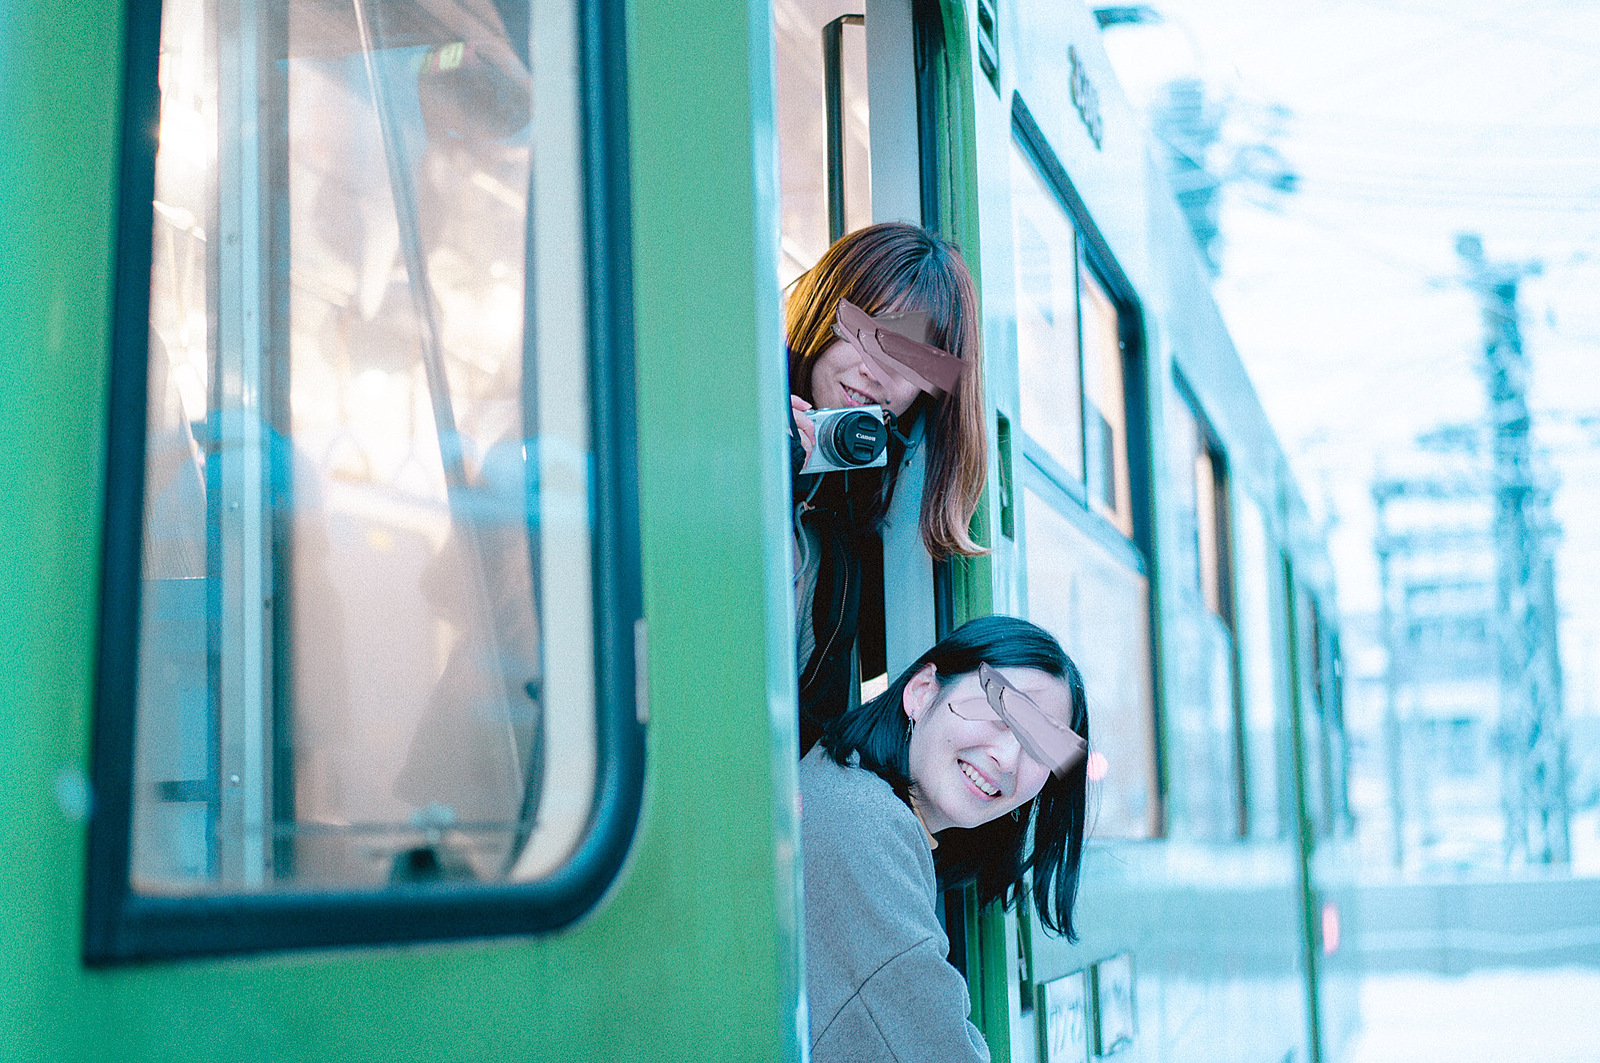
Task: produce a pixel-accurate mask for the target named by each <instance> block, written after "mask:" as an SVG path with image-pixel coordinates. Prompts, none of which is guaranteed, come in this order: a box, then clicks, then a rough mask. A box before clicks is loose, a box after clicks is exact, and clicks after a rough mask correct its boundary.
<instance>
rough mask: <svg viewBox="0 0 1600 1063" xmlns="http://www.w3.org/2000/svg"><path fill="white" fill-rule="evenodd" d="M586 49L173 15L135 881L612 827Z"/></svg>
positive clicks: (492, 13)
mask: <svg viewBox="0 0 1600 1063" xmlns="http://www.w3.org/2000/svg"><path fill="white" fill-rule="evenodd" d="M575 40H576V30H575V26H574V23H573V13H572V11H571V10H570V9H569V8H568V7H567V6H565V5H558V4H544V3H540V4H536V5H534V6H532V7H518V6H516V5H513V4H509V3H507V4H490V3H487V2H474V0H461V2H459V3H437V4H432V3H430V4H413V3H408V2H383V3H374V2H371V0H352V2H350V3H343V4H309V3H294V4H286V3H281V2H265V3H254V2H248V0H246V2H238V0H232V2H230V0H220V2H207V0H175V2H171V3H168V4H167V5H166V7H165V12H164V19H163V27H162V59H161V75H160V76H161V92H162V124H161V139H160V148H159V153H158V156H157V170H156V199H157V202H156V212H155V232H154V238H155V252H154V270H153V276H152V286H151V343H150V373H149V382H150V383H149V386H150V390H149V442H148V447H147V487H146V507H145V551H144V555H145V556H144V590H143V615H142V621H141V650H140V676H139V684H140V685H139V716H138V727H137V733H138V745H137V751H136V752H137V756H136V769H135V772H136V781H135V786H136V790H135V830H134V860H133V875H134V879H135V883H136V886H137V887H138V888H140V889H144V890H148V891H157V892H168V891H174V890H177V891H186V890H193V889H207V888H226V889H261V888H270V887H274V886H281V885H288V884H291V883H292V884H295V885H315V884H353V885H360V884H382V883H384V882H393V881H413V880H425V879H433V878H475V879H492V878H499V877H504V876H513V877H528V876H536V875H541V874H545V873H548V872H549V871H550V870H552V869H553V868H554V867H557V866H559V865H560V863H561V862H562V861H563V860H564V859H565V858H566V856H567V855H568V854H569V853H570V852H571V851H572V850H573V849H574V847H575V846H576V844H577V843H578V842H579V841H580V840H581V837H582V834H583V832H584V830H585V829H586V823H587V819H588V815H589V808H590V805H591V803H592V800H593V796H594V795H593V787H594V777H595V760H594V758H595V753H594V726H595V722H594V692H593V671H594V665H593V646H592V635H591V631H592V607H591V605H590V602H591V587H590V577H589V572H590V560H591V559H590V548H589V536H590V527H589V526H590V517H589V510H590V502H589V497H590V495H589V492H590V484H589V475H590V474H589V467H590V457H589V449H590V446H589V435H588V412H587V411H588V393H587V367H586V355H585V338H584V333H583V317H582V314H583V305H584V303H583V299H584V295H583V260H582V257H581V249H582V247H583V243H584V241H583V239H582V236H581V226H582V224H583V219H582V212H581V188H580V185H579V180H580V170H579V157H580V153H579V151H578V127H577V120H576V114H577V84H576V55H575V48H574V42H575ZM535 41H537V44H538V47H537V48H536V49H535V48H534V47H533V46H532V45H533V42H535ZM535 55H537V64H535V63H534V62H533V57H534V56H535ZM535 129H537V130H538V131H539V134H538V136H537V138H536V137H535V136H534V132H533V131H534V130H535ZM530 321H531V322H534V323H536V326H533V325H530V326H529V327H528V328H525V322H530ZM552 610H553V612H552Z"/></svg>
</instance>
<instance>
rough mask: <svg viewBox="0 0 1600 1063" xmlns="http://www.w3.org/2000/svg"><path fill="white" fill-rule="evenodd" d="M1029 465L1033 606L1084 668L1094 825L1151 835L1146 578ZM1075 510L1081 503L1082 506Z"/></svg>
mask: <svg viewBox="0 0 1600 1063" xmlns="http://www.w3.org/2000/svg"><path fill="white" fill-rule="evenodd" d="M1029 471H1030V473H1033V477H1034V479H1035V484H1034V485H1033V487H1030V488H1029V489H1028V490H1027V491H1025V492H1024V494H1025V498H1024V510H1023V514H1024V517H1023V524H1024V535H1025V540H1026V546H1025V552H1026V559H1027V566H1028V616H1029V618H1030V619H1032V620H1033V621H1034V623H1036V624H1039V625H1040V626H1041V627H1043V628H1045V629H1046V630H1048V631H1049V632H1051V633H1052V634H1053V635H1055V636H1056V637H1057V638H1058V639H1060V640H1061V644H1062V646H1064V647H1065V648H1066V650H1067V652H1068V653H1070V654H1071V655H1072V659H1073V661H1075V662H1076V663H1077V665H1078V667H1079V669H1081V670H1082V672H1083V684H1084V690H1085V692H1086V693H1087V695H1088V698H1089V706H1090V712H1091V713H1092V714H1093V716H1094V731H1093V734H1094V741H1093V744H1092V749H1091V752H1090V757H1089V777H1090V779H1092V780H1094V781H1095V783H1096V785H1097V786H1098V787H1099V788H1100V790H1099V798H1098V800H1099V810H1098V813H1097V815H1096V817H1095V820H1094V834H1095V836H1096V837H1100V838H1153V837H1155V836H1156V835H1157V834H1158V833H1159V832H1160V830H1161V823H1162V817H1161V806H1160V802H1159V797H1158V792H1157V783H1156V736H1155V702H1154V693H1153V689H1152V680H1151V671H1150V660H1151V657H1150V608H1149V601H1150V588H1149V582H1148V580H1147V579H1146V577H1145V575H1144V574H1143V572H1142V571H1141V570H1140V567H1139V566H1136V565H1130V564H1129V560H1130V559H1129V558H1128V557H1126V556H1124V555H1123V551H1122V550H1119V549H1118V546H1125V544H1116V545H1113V544H1112V543H1109V542H1107V541H1106V540H1105V539H1103V538H1100V537H1097V536H1095V535H1093V534H1091V533H1090V532H1089V531H1087V530H1086V529H1085V528H1083V527H1081V526H1080V525H1079V524H1078V523H1076V522H1074V521H1073V520H1072V519H1069V518H1068V517H1067V516H1066V515H1065V513H1070V512H1073V507H1072V506H1071V504H1070V503H1069V504H1068V505H1067V506H1066V507H1062V506H1057V505H1053V504H1052V503H1051V500H1050V499H1049V498H1048V497H1047V495H1048V494H1049V493H1050V492H1052V491H1054V490H1057V489H1056V488H1054V487H1053V486H1051V485H1049V484H1047V483H1039V482H1038V480H1039V479H1042V478H1040V477H1038V476H1037V473H1034V471H1033V470H1031V469H1030V470H1029ZM1077 512H1079V513H1080V514H1081V513H1082V510H1081V509H1078V510H1077Z"/></svg>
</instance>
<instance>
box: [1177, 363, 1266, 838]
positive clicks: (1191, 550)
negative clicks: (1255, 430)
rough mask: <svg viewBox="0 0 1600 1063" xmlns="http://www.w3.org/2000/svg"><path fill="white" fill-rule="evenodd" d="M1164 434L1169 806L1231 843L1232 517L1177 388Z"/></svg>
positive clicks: (1208, 448)
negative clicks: (1168, 523) (1172, 690)
mask: <svg viewBox="0 0 1600 1063" xmlns="http://www.w3.org/2000/svg"><path fill="white" fill-rule="evenodd" d="M1166 432H1167V439H1168V448H1169V457H1168V482H1169V484H1170V488H1171V499H1170V501H1171V519H1172V523H1173V547H1174V553H1175V556H1174V561H1175V562H1176V565H1175V567H1176V569H1177V579H1176V580H1175V581H1174V582H1175V590H1176V592H1177V593H1176V594H1175V596H1174V597H1173V600H1172V602H1171V603H1170V607H1169V609H1168V610H1167V613H1168V616H1169V617H1170V624H1171V627H1172V631H1173V634H1174V637H1173V639H1172V642H1171V645H1172V647H1173V655H1172V660H1173V668H1174V671H1175V673H1176V679H1177V681H1178V682H1177V687H1176V688H1177V690H1179V691H1180V692H1181V693H1180V694H1179V695H1178V696H1177V697H1175V698H1173V699H1171V703H1170V704H1169V705H1168V718H1169V721H1170V725H1169V728H1168V731H1169V736H1170V739H1171V745H1172V750H1171V753H1170V754H1169V758H1168V763H1169V764H1170V765H1171V766H1172V771H1173V776H1174V782H1173V786H1172V801H1173V803H1174V805H1175V806H1177V807H1181V808H1182V809H1183V811H1184V815H1183V816H1182V817H1181V822H1183V823H1184V824H1186V828H1187V829H1188V830H1190V831H1192V832H1193V833H1194V834H1195V835H1196V836H1198V837H1203V838H1227V837H1233V836H1236V835H1239V834H1242V833H1245V831H1246V830H1247V829H1248V827H1247V824H1246V823H1245V822H1244V815H1245V812H1244V808H1245V799H1246V794H1245V786H1246V783H1245V781H1244V765H1243V763H1241V757H1240V750H1241V747H1242V743H1241V742H1240V738H1239V732H1238V722H1237V720H1236V715H1237V713H1236V705H1237V701H1236V697H1235V684H1234V643H1233V604H1232V599H1233V591H1232V587H1231V579H1230V575H1231V573H1230V568H1229V566H1228V564H1227V557H1228V552H1229V538H1230V536H1229V530H1228V520H1227V514H1228V512H1229V508H1230V507H1229V505H1228V498H1227V490H1226V479H1225V475H1224V472H1223V469H1224V466H1223V462H1222V455H1221V452H1220V450H1219V449H1218V447H1217V445H1216V443H1215V442H1214V439H1213V437H1212V434H1211V431H1210V429H1209V427H1208V426H1206V425H1205V423H1204V422H1203V421H1202V420H1201V419H1200V417H1199V415H1198V414H1197V413H1196V412H1195V410H1194V409H1193V408H1192V407H1191V406H1190V405H1189V402H1188V401H1187V399H1186V398H1185V397H1184V396H1183V395H1182V394H1181V393H1180V392H1179V391H1178V390H1177V389H1176V388H1174V389H1173V390H1172V391H1170V392H1169V393H1168V399H1167V417H1166Z"/></svg>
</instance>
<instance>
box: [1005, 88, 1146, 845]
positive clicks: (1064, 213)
mask: <svg viewBox="0 0 1600 1063" xmlns="http://www.w3.org/2000/svg"><path fill="white" fill-rule="evenodd" d="M1012 120H1013V130H1014V132H1015V134H1016V139H1015V140H1014V141H1013V142H1012V154H1011V196H1012V212H1013V213H1012V223H1013V227H1014V229H1013V233H1014V247H1015V255H1016V260H1015V267H1016V316H1017V348H1018V351H1017V353H1018V377H1019V379H1018V384H1019V389H1020V409H1019V411H1018V413H1019V421H1020V424H1021V427H1022V437H1023V453H1024V456H1025V457H1026V459H1027V461H1026V463H1025V465H1024V469H1023V486H1024V488H1025V490H1024V496H1025V497H1024V508H1023V521H1022V530H1023V553H1024V558H1025V561H1026V566H1027V587H1028V591H1027V595H1028V615H1029V617H1030V618H1031V619H1032V620H1034V622H1036V623H1038V624H1040V625H1041V626H1043V627H1045V628H1046V629H1047V630H1049V631H1051V632H1052V633H1054V634H1055V635H1056V636H1057V637H1058V638H1059V639H1060V640H1061V643H1062V645H1063V646H1064V647H1066V649H1067V651H1068V652H1069V653H1071V654H1072V656H1073V659H1074V660H1075V661H1077V662H1078V665H1079V667H1080V668H1082V670H1083V676H1084V686H1085V689H1086V691H1087V693H1088V696H1089V704H1090V711H1091V712H1092V713H1094V714H1095V718H1096V720H1097V723H1096V725H1095V742H1094V745H1095V747H1096V748H1094V749H1093V750H1091V753H1090V758H1089V777H1090V778H1091V779H1092V780H1094V781H1095V782H1096V783H1097V784H1098V785H1099V787H1100V795H1101V796H1100V809H1099V812H1098V816H1097V819H1096V822H1095V828H1094V829H1095V833H1096V835H1097V836H1100V837H1105V838H1153V837H1156V836H1157V835H1159V834H1160V833H1161V832H1162V831H1163V830H1164V829H1165V817H1166V810H1165V809H1164V808H1163V805H1162V793H1161V786H1160V779H1159V769H1158V760H1157V749H1156V709H1155V693H1154V689H1155V688H1154V657H1153V653H1152V649H1153V647H1152V642H1151V614H1150V608H1151V604H1150V603H1151V599H1150V582H1149V576H1148V572H1149V568H1148V562H1147V553H1146V550H1147V547H1148V543H1147V542H1146V541H1145V533H1144V532H1143V531H1141V530H1140V529H1139V528H1137V527H1136V526H1135V522H1134V519H1133V501H1132V500H1133V497H1134V490H1133V483H1132V476H1133V472H1134V467H1133V462H1132V461H1131V460H1130V456H1129V446H1130V438H1131V435H1132V432H1131V429H1134V428H1135V426H1136V425H1142V423H1143V416H1144V415H1143V413H1142V412H1139V413H1138V414H1137V415H1131V414H1130V405H1129V401H1128V396H1129V391H1130V389H1136V388H1137V386H1138V385H1137V380H1138V379H1140V378H1141V374H1142V367H1141V366H1140V365H1139V363H1138V362H1137V360H1136V356H1137V352H1136V351H1135V352H1129V351H1128V350H1126V349H1125V348H1124V345H1123V336H1124V335H1127V334H1130V333H1132V332H1135V331H1136V330H1132V329H1128V328H1127V327H1126V326H1128V325H1129V324H1131V323H1132V322H1133V321H1134V320H1136V318H1135V316H1134V315H1136V313H1137V310H1136V304H1135V302H1134V299H1133V294H1132V292H1131V290H1130V289H1129V287H1128V285H1127V281H1126V279H1125V278H1122V277H1121V274H1120V272H1119V271H1118V270H1117V269H1116V268H1115V263H1114V262H1113V261H1112V260H1111V257H1110V251H1109V249H1108V248H1107V247H1106V246H1105V242H1104V240H1103V239H1102V238H1101V237H1100V235H1099V233H1098V231H1097V230H1096V229H1095V227H1094V224H1093V221H1092V219H1091V218H1090V217H1089V215H1088V212H1087V209H1086V208H1085V207H1084V205H1083V203H1082V201H1081V200H1080V199H1079V198H1078V196H1077V193H1076V192H1075V190H1073V189H1072V187H1071V181H1070V180H1069V179H1068V178H1067V175H1066V173H1065V172H1064V171H1063V170H1062V168H1061V165H1060V162H1059V160H1057V159H1056V158H1055V156H1054V155H1053V153H1052V152H1051V151H1050V148H1049V145H1048V144H1047V143H1046V142H1045V140H1044V136H1043V134H1042V133H1041V132H1040V131H1039V128H1038V126H1037V124H1036V123H1035V122H1034V121H1033V117H1032V115H1031V114H1029V113H1028V110H1027V107H1026V106H1025V105H1024V104H1023V103H1022V100H1021V98H1020V97H1014V98H1013V100H1012ZM1108 276H1111V277H1116V278H1117V279H1118V283H1117V284H1116V286H1115V287H1113V285H1112V284H1110V283H1108V282H1107V280H1106V277H1108Z"/></svg>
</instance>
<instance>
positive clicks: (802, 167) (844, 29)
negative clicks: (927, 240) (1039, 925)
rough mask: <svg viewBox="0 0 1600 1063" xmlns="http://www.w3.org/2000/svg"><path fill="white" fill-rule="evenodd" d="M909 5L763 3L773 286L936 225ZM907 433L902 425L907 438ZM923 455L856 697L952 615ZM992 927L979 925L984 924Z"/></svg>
mask: <svg viewBox="0 0 1600 1063" xmlns="http://www.w3.org/2000/svg"><path fill="white" fill-rule="evenodd" d="M917 6H918V13H917V16H916V17H915V18H914V17H913V12H912V8H913V5H912V0H871V2H865V0H774V3H773V24H774V33H775V36H776V50H775V51H776V59H777V91H778V95H777V108H776V109H777V124H778V141H779V168H780V173H779V179H780V192H781V199H780V203H781V217H782V228H781V233H780V255H779V279H780V281H781V283H782V284H783V285H784V287H785V289H786V290H787V288H788V286H789V285H790V284H791V283H792V282H793V281H794V280H795V278H797V277H799V276H800V274H802V273H804V272H805V271H806V270H808V269H810V268H811V267H812V266H813V265H815V264H816V262H817V260H818V259H819V258H821V256H822V254H823V252H824V251H826V250H827V248H828V246H829V245H830V244H831V243H832V242H833V240H835V239H837V238H838V237H840V236H842V235H844V234H845V233H848V232H852V231H854V230H856V229H859V228H862V227H863V226H866V225H869V224H873V223H876V222H884V221H907V222H912V223H915V224H920V225H926V226H928V227H929V228H932V229H934V230H935V231H938V230H939V229H940V225H939V220H938V218H937V216H936V215H937V214H938V208H937V205H936V204H935V205H929V204H928V203H925V198H924V190H925V188H931V187H936V186H935V185H931V184H929V183H928V182H927V181H926V178H927V177H928V176H929V175H930V174H931V173H932V170H933V166H932V165H929V164H930V163H931V161H932V160H931V159H928V158H924V157H923V152H924V151H926V150H930V149H928V146H927V144H926V143H924V138H923V136H922V130H921V129H920V127H919V115H920V114H922V113H923V112H924V111H925V110H926V109H925V108H923V107H922V106H921V104H922V102H923V101H922V98H921V95H920V94H921V93H924V92H930V93H931V92H935V91H937V87H936V86H934V85H932V84H922V83H919V78H918V74H917V71H918V69H919V66H922V65H927V66H929V67H932V66H933V65H934V64H932V63H927V64H923V63H922V62H921V61H922V60H926V59H931V58H932V56H931V55H929V54H928V53H929V51H930V49H932V48H936V47H937V46H936V45H932V44H930V43H929V42H931V41H938V40H941V39H942V37H943V34H942V32H940V31H939V28H938V27H936V26H931V25H926V24H924V23H923V22H921V21H919V20H921V19H924V18H926V17H928V16H927V15H925V14H924V11H923V8H924V5H917ZM932 6H933V5H926V7H929V8H931V7H932ZM932 15H933V17H935V18H937V13H936V12H933V13H932ZM931 150H932V151H933V152H934V153H937V151H938V148H937V147H935V148H933V149H931ZM944 235H946V236H949V235H950V234H949V233H944ZM917 432H918V429H917V428H915V427H914V428H913V429H912V433H913V436H914V437H915V436H916V434H917ZM923 457H924V454H923V451H922V449H921V448H917V449H915V450H913V452H912V456H911V459H910V460H909V461H908V463H907V465H906V467H905V468H902V469H901V470H900V475H899V480H898V484H897V486H896V488H895V493H894V498H893V499H892V502H891V505H890V509H889V513H888V516H887V521H886V523H885V526H884V528H883V534H882V552H881V555H879V556H875V557H866V558H863V565H862V567H863V586H862V595H863V608H862V625H861V631H860V634H859V637H858V645H857V651H858V660H859V662H860V678H861V688H860V690H861V696H862V697H864V698H870V697H872V696H874V695H876V694H878V693H879V692H881V691H882V690H884V689H885V688H886V687H887V685H888V677H889V676H892V675H897V674H899V672H900V671H902V670H903V669H904V668H905V667H906V666H908V665H909V664H910V663H911V662H912V661H914V660H915V659H916V658H917V657H918V656H919V655H920V654H921V653H922V652H923V651H925V650H926V649H927V648H928V647H929V646H931V645H933V643H934V642H935V641H936V639H937V638H938V636H939V635H941V634H943V633H945V631H946V630H947V629H948V628H950V627H952V626H954V623H955V621H956V620H957V619H958V618H957V617H956V615H955V614H956V610H955V608H954V606H953V605H952V604H951V603H952V601H953V598H954V593H953V588H952V586H951V584H953V582H954V581H953V580H952V579H950V578H943V579H936V576H935V564H934V562H933V560H932V558H931V557H930V556H929V554H928V552H927V550H926V549H925V547H924V546H923V543H922V538H921V535H920V533H919V530H918V518H919V514H920V509H921V501H922V490H923V483H924V469H925V466H924V461H923ZM946 576H947V577H948V573H947V574H946ZM936 586H937V592H936ZM869 595H871V596H874V597H875V598H876V599H877V600H878V601H881V602H882V603H883V612H882V614H881V617H889V618H892V622H889V623H883V622H882V621H881V617H880V618H879V622H877V623H872V622H871V621H870V620H869V616H870V614H871V613H873V612H874V610H871V609H869V608H868V607H867V605H866V603H867V601H868V597H867V596H869ZM941 603H942V605H941ZM971 906H972V905H971V902H970V901H969V898H968V891H965V890H952V891H949V892H948V893H947V894H946V895H945V896H943V897H941V898H940V907H941V914H942V915H943V917H944V920H945V926H946V929H947V932H948V935H949V939H950V960H951V962H952V963H953V964H954V965H955V966H956V967H957V968H958V969H959V970H961V971H962V973H963V974H964V975H966V976H967V979H968V983H969V985H970V987H971V988H972V992H973V1001H974V1007H973V1013H972V1018H973V1021H974V1022H975V1023H977V1024H978V1025H979V1027H980V1028H981V1029H983V1030H984V1033H985V1036H987V1037H989V1038H990V1039H991V1042H993V1041H994V1039H995V1038H997V1037H999V1038H1004V1037H1005V1036H1006V1031H1007V1025H1008V1020H1007V1018H1006V1017H1005V1016H1004V1015H1003V1014H1000V1013H996V1014H989V1012H991V1011H994V1010H995V1009H994V1008H992V1007H991V1006H988V1005H986V1001H993V1000H995V999H996V991H998V1000H1000V1001H1003V1000H1004V999H1005V983H1006V970H1005V968H1006V964H1005V963H1004V949H999V950H996V949H993V948H989V949H985V948H983V947H982V941H981V939H982V938H983V936H984V930H983V928H982V927H980V924H979V920H978V918H977V913H976V912H975V911H972V910H970V909H971ZM994 930H995V928H994V927H993V926H992V925H990V926H989V928H988V933H989V934H990V935H991V936H992V935H993V933H994ZM991 960H993V961H995V962H994V963H993V964H991V962H990V961H991ZM991 967H993V969H991ZM980 968H981V969H980ZM1003 1010H1004V1009H1003V1005H1002V1006H1001V1007H1000V1009H999V1011H1000V1012H1003Z"/></svg>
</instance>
